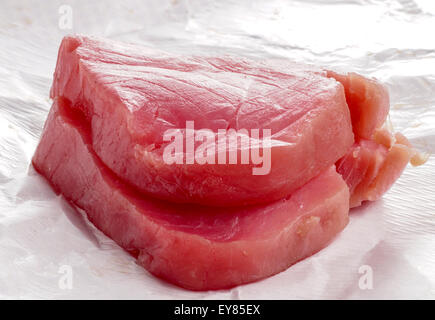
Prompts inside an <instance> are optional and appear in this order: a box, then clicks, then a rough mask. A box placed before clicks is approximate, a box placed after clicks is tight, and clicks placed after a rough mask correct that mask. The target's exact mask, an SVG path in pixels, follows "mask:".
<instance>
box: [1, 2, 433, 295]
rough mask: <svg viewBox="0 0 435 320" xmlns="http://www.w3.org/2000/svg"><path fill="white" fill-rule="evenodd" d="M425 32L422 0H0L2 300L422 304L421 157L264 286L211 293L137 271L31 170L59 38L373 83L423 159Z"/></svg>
mask: <svg viewBox="0 0 435 320" xmlns="http://www.w3.org/2000/svg"><path fill="white" fill-rule="evenodd" d="M65 19H66V20H65ZM434 31H435V2H434V1H432V0H388V1H380V0H379V1H377V0H348V1H346V0H334V1H327V0H309V1H306V0H304V1H302V0H299V1H283V0H275V1H248V0H246V1H240V0H224V1H209V0H195V1H183V0H171V1H165V0H149V1H134V0H132V1H122V2H121V1H112V0H106V1H85V0H79V1H55V0H49V1H48V0H47V1H38V2H35V1H30V0H29V1H23V0H19V1H13V0H3V1H2V2H1V4H0V298H1V299H9V298H25V299H26V298H36V299H52V298H55V299H68V298H73V299H77V298H84V299H106V298H115V299H360V298H362V299H386V298H391V299H418V298H421V299H434V298H435V159H434V157H432V156H431V157H429V159H428V161H427V162H426V163H425V164H424V165H423V166H420V167H411V166H408V168H407V169H406V171H405V172H404V174H403V175H402V177H401V178H400V179H399V181H397V183H396V184H395V185H394V186H393V188H392V189H391V190H390V191H389V192H388V193H387V194H386V195H385V196H384V197H383V199H382V200H380V201H377V202H374V203H368V204H366V205H363V206H362V207H360V208H357V209H353V210H352V211H351V219H350V223H349V225H348V226H347V227H346V229H345V230H344V231H343V232H342V233H341V234H340V235H339V236H338V237H337V238H336V239H335V240H334V241H333V242H332V243H331V244H330V245H329V246H328V247H327V248H325V249H324V250H322V251H321V252H319V253H317V254H315V255H314V256H312V257H310V258H308V259H305V260H303V261H301V262H299V263H297V264H296V265H294V266H292V267H291V268H289V269H288V270H287V271H284V272H282V273H280V274H278V275H275V276H273V277H270V278H268V279H265V280H263V281H260V282H256V283H252V284H248V285H244V286H240V287H237V288H234V289H231V290H221V291H210V292H191V291H187V290H184V289H181V288H178V287H175V286H172V285H170V284H168V283H166V282H163V281H161V280H159V279H156V278H155V277H154V276H152V275H150V274H148V273H147V271H145V270H144V269H143V268H142V267H140V266H138V265H137V264H136V263H135V260H134V258H132V257H131V256H129V255H128V254H127V253H125V252H124V251H123V250H122V249H121V248H120V247H118V246H117V245H116V244H115V243H114V242H113V241H112V240H110V239H109V238H107V237H105V236H104V235H103V234H102V233H101V232H99V231H98V230H96V229H95V228H94V227H93V226H92V225H91V224H90V223H89V222H88V221H87V220H86V219H85V218H84V216H83V213H82V212H79V211H77V210H76V209H74V208H72V207H71V206H70V205H69V204H68V203H67V202H66V201H65V200H64V199H63V198H62V197H60V196H57V195H55V193H54V192H53V191H52V189H51V188H50V186H49V185H48V183H47V182H46V181H45V180H44V179H43V178H42V177H40V176H39V175H38V174H36V172H35V170H34V169H33V168H32V167H31V165H30V160H31V157H32V154H33V152H34V150H35V147H36V145H37V143H38V138H39V135H40V133H41V130H42V127H43V124H44V121H45V118H46V115H47V112H48V110H49V108H50V105H51V102H50V100H49V98H48V96H49V88H50V85H51V80H52V74H53V71H54V66H55V63H56V56H57V49H58V46H59V44H60V41H61V39H62V37H63V36H64V35H66V34H68V33H82V34H92V35H99V36H104V37H108V38H112V39H117V40H122V41H128V42H134V43H142V44H145V45H148V46H153V47H156V48H160V49H163V50H167V51H171V52H178V53H196V54H212V55H219V54H236V55H245V56H256V57H285V58H290V59H293V60H296V61H304V62H309V63H314V64H317V65H321V66H326V67H327V68H328V69H335V70H338V71H355V72H359V73H361V74H363V75H365V76H373V77H376V78H378V79H379V80H380V81H382V82H384V83H386V85H387V86H388V88H389V90H390V95H391V112H390V121H391V124H392V125H393V127H394V129H395V130H397V131H401V132H402V133H404V134H405V135H406V136H407V137H408V138H409V139H410V141H411V142H412V143H413V144H414V145H415V146H416V147H417V148H419V149H420V150H421V151H425V152H427V153H428V154H429V155H431V154H433V153H434V151H435V40H434V39H433V32H434ZM65 277H68V278H67V279H66V278H65Z"/></svg>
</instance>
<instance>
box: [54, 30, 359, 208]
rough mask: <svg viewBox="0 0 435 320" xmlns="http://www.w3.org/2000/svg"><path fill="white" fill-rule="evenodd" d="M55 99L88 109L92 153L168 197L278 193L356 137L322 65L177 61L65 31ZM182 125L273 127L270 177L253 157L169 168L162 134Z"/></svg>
mask: <svg viewBox="0 0 435 320" xmlns="http://www.w3.org/2000/svg"><path fill="white" fill-rule="evenodd" d="M51 96H52V97H53V98H54V97H57V96H62V97H65V98H66V99H68V100H69V101H70V102H71V103H72V105H73V106H74V107H77V108H79V109H80V110H81V111H82V112H83V113H84V114H85V117H86V121H88V122H89V123H90V124H91V132H92V142H93V149H94V150H95V152H96V153H97V154H98V156H99V157H100V159H101V160H102V161H103V162H104V163H105V164H106V165H107V166H108V167H109V168H110V169H111V170H113V171H114V172H115V173H116V174H117V175H118V176H119V177H121V178H122V179H124V180H125V181H127V182H129V183H131V184H133V185H134V186H136V187H137V188H138V189H140V190H141V191H142V192H145V193H148V194H150V195H153V196H155V197H158V198H162V199H166V200H170V201H172V202H190V203H198V204H207V205H216V206H229V205H246V204H254V203H263V202H267V201H273V200H278V199H281V198H283V197H285V196H287V195H289V194H291V192H292V191H294V190H296V189H297V188H299V187H301V186H302V185H303V184H305V183H306V182H308V181H309V180H310V179H312V178H313V177H315V176H317V175H318V174H320V173H321V172H323V171H324V170H326V169H327V168H329V167H330V166H331V165H333V164H334V163H335V162H336V161H337V160H338V159H339V158H341V157H342V156H343V155H344V154H345V153H346V152H347V150H348V149H349V148H350V147H351V145H352V143H353V141H354V140H353V133H352V128H351V121H350V114H349V110H348V107H347V104H346V98H345V94H344V90H343V87H342V85H340V83H339V82H337V81H336V80H334V79H332V78H330V77H327V73H326V72H325V71H322V70H319V69H315V68H312V67H309V66H304V65H299V64H294V63H291V62H285V61H268V62H267V63H265V62H262V61H251V60H247V59H242V58H240V59H238V58H237V59H235V58H229V57H228V58H225V59H221V58H203V57H177V56H172V55H168V54H165V53H162V52H159V51H156V50H151V49H147V48H143V47H138V46H133V45H126V44H120V43H117V42H112V41H100V40H98V39H94V38H88V37H66V38H65V39H64V40H63V42H62V44H61V47H60V49H59V56H58V61H57V66H56V71H55V74H54V82H53V86H52V90H51ZM186 121H194V123H195V128H196V129H203V128H207V129H210V130H212V132H213V134H216V132H217V130H219V129H222V128H223V129H235V130H239V129H247V130H250V129H271V131H272V142H273V144H272V147H271V151H270V152H271V157H270V159H271V170H270V173H269V174H265V175H253V174H252V169H253V167H254V166H255V165H254V164H252V163H250V164H240V163H238V164H218V165H216V164H210V165H209V164H203V165H200V164H188V165H184V164H170V165H168V164H167V163H165V161H163V157H162V154H163V152H164V151H163V150H164V148H165V146H167V142H165V141H163V140H162V139H163V135H164V132H165V131H166V130H167V129H178V128H184V127H185V126H186ZM238 147H239V146H238V145H237V146H235V148H238ZM184 156H186V157H187V155H186V154H185V155H184ZM252 186H255V188H252Z"/></svg>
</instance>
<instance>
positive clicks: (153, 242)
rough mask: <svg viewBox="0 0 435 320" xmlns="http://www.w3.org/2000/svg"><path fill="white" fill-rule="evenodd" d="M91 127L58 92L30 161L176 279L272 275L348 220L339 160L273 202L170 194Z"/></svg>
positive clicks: (205, 281) (208, 285) (204, 284)
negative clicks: (136, 185)
mask: <svg viewBox="0 0 435 320" xmlns="http://www.w3.org/2000/svg"><path fill="white" fill-rule="evenodd" d="M91 134H92V130H91V128H90V126H89V123H88V122H87V121H85V119H84V117H83V115H82V114H81V113H80V112H77V109H71V108H70V107H69V106H68V102H67V100H64V99H62V98H58V99H55V101H54V104H53V107H52V108H51V111H50V114H49V116H48V119H47V122H46V124H45V127H44V131H43V134H42V137H41V142H40V144H39V146H38V148H37V150H36V153H35V155H34V158H33V165H34V167H35V168H36V170H37V171H38V172H40V173H41V174H42V175H44V176H45V177H46V178H47V179H48V181H50V183H51V184H52V186H53V187H54V188H55V190H57V191H58V192H60V193H62V194H63V195H64V196H65V197H66V198H67V199H68V200H69V201H71V202H72V203H73V204H75V205H77V206H78V207H80V208H83V209H84V210H85V211H86V213H87V215H88V218H89V220H90V221H91V222H92V223H93V224H94V225H95V226H96V227H98V228H99V229H100V230H102V231H103V232H104V233H105V234H106V235H108V236H109V237H111V238H112V239H113V240H115V241H116V242H117V243H118V244H119V245H120V246H121V247H123V248H124V249H126V250H128V251H129V252H131V253H133V254H134V255H136V256H137V257H138V261H139V263H140V264H141V265H143V266H144V267H145V268H146V269H147V270H149V271H150V272H151V273H153V274H155V275H156V276H158V277H161V278H164V279H166V280H168V281H171V282H173V283H175V284H177V285H179V286H182V287H185V288H189V289H193V290H206V289H220V288H228V287H232V286H235V285H239V284H242V283H247V282H252V281H256V280H259V279H262V278H264V277H267V276H270V275H273V274H275V273H277V272H280V271H283V270H285V269H286V268H287V267H289V266H290V265H291V264H293V263H295V262H296V261H298V260H300V259H303V258H305V257H307V256H310V255H312V254H313V253H315V252H317V251H318V250H320V249H321V248H323V247H325V246H326V245H327V244H328V243H329V242H330V241H331V239H332V238H334V236H335V235H336V234H337V233H339V232H340V231H341V230H342V229H343V228H344V227H345V226H346V224H347V222H348V209H349V191H348V187H347V186H346V184H345V182H344V181H343V179H342V178H341V176H340V175H339V174H337V173H336V171H335V168H334V166H332V167H330V168H329V169H327V170H326V171H324V172H323V173H321V174H319V175H318V176H316V177H315V178H313V179H312V180H311V181H310V182H308V183H307V184H305V185H304V186H302V187H301V188H299V189H297V190H296V191H295V192H293V193H292V195H291V196H289V197H287V198H284V199H281V200H278V201H275V202H272V203H269V204H262V205H251V206H245V207H227V208H218V207H204V206H197V205H190V204H171V203H169V202H165V201H161V200H156V199H154V198H150V197H147V196H143V195H142V194H139V193H138V192H137V190H136V189H133V188H132V187H130V186H128V185H126V184H125V183H124V182H122V181H121V180H120V179H119V178H118V177H117V176H116V175H114V174H113V172H112V171H111V170H109V169H108V167H107V166H105V165H104V164H103V163H102V161H101V160H100V159H99V158H98V156H97V155H96V154H95V152H94V151H93V145H92V143H91V141H92V137H91Z"/></svg>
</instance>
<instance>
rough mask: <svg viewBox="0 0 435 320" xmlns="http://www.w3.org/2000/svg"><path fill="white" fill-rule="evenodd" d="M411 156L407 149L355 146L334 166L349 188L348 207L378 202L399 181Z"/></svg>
mask: <svg viewBox="0 0 435 320" xmlns="http://www.w3.org/2000/svg"><path fill="white" fill-rule="evenodd" d="M411 156H412V150H411V149H410V147H409V146H407V145H404V144H400V143H393V144H391V145H390V146H385V145H383V144H381V143H377V142H375V141H370V140H361V141H359V142H358V143H355V144H354V146H353V147H352V148H351V149H350V150H349V152H348V153H347V155H346V156H344V157H343V158H342V159H340V160H339V161H338V162H337V172H338V173H340V174H341V175H342V176H343V179H344V180H345V181H346V183H347V184H348V186H349V191H350V207H351V208H353V207H357V206H359V205H361V203H362V202H363V201H366V200H370V201H374V200H378V199H379V198H380V197H381V196H382V195H383V194H384V193H385V192H387V191H388V189H389V188H390V187H391V186H392V185H393V183H394V182H395V181H396V180H397V179H398V178H399V177H400V175H401V174H402V172H403V170H404V169H405V167H406V165H407V164H408V162H409V160H410V158H411Z"/></svg>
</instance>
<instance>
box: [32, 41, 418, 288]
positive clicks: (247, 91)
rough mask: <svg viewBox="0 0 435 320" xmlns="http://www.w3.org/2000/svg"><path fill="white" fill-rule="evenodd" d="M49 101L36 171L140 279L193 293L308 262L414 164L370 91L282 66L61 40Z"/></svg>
mask: <svg viewBox="0 0 435 320" xmlns="http://www.w3.org/2000/svg"><path fill="white" fill-rule="evenodd" d="M50 95H51V97H52V98H53V105H52V108H51V110H50V113H49V115H48V118H47V121H46V123H45V126H44V130H43V133H42V137H41V140H40V143H39V145H38V147H37V149H36V152H35V154H34V156H33V159H32V163H33V166H34V167H35V169H36V170H37V171H38V172H39V173H40V174H42V175H43V176H44V177H45V178H46V179H47V180H48V181H49V183H50V184H51V185H52V186H53V189H54V190H56V192H58V193H60V194H62V195H63V196H64V197H65V198H66V199H67V200H68V201H70V202H71V203H72V204H73V205H75V206H76V207H78V208H81V209H83V210H84V212H85V213H86V215H87V217H88V219H89V221H90V222H92V223H93V224H94V225H95V226H96V227H97V228H98V229H100V230H101V231H102V232H104V233H105V234H106V235H107V236H109V237H110V238H111V239H113V240H114V241H115V242H116V243H118V244H119V245H120V246H121V247H122V248H124V249H125V250H126V251H128V252H130V253H131V254H132V255H133V256H135V257H136V258H137V261H138V263H139V264H140V265H142V266H143V267H144V268H145V269H146V270H148V271H149V272H150V273H152V274H154V275H155V276H157V277H160V278H163V279H166V280H167V281H169V282H172V283H174V284H176V285H179V286H181V287H184V288H187V289H191V290H209V289H224V288H230V287H233V286H237V285H240V284H244V283H249V282H253V281H257V280H260V279H263V278H265V277H268V276H271V275H273V274H276V273H278V272H281V271H283V270H285V269H286V268H288V267H289V266H290V265H292V264H294V263H296V262H297V261H299V260H301V259H304V258H306V257H308V256H310V255H312V254H314V253H316V252H317V251H319V250H320V249H322V248H324V247H325V246H326V245H327V244H328V243H330V241H331V240H332V239H333V238H334V237H335V236H336V235H337V234H338V233H339V232H340V231H341V230H343V228H344V227H345V226H346V225H347V223H348V220H349V216H348V215H349V208H351V207H356V206H359V205H361V204H362V202H364V201H367V200H369V201H373V200H377V199H379V198H380V197H381V196H382V195H383V194H384V193H385V192H386V191H387V190H388V189H389V188H390V187H391V185H392V184H393V183H394V181H396V180H397V179H398V178H399V176H400V175H401V173H402V171H403V170H404V168H405V167H406V165H407V164H408V162H409V161H411V163H412V164H419V163H421V162H422V161H423V158H422V157H421V156H420V155H419V154H418V153H417V152H416V151H415V150H414V149H413V148H412V145H411V144H410V143H409V141H408V140H407V139H406V138H405V137H404V136H403V135H401V134H400V133H396V134H393V133H391V132H390V130H388V129H387V128H386V126H385V120H386V117H387V115H388V112H389V96H388V91H387V89H386V87H385V86H383V85H382V84H380V83H379V82H378V81H377V80H375V79H368V78H366V77H363V76H361V75H358V74H355V73H348V74H340V73H337V72H334V71H330V70H325V69H322V68H318V67H313V66H308V65H304V64H300V63H294V62H290V61H286V60H279V59H272V60H268V61H262V60H252V59H245V58H235V57H198V56H176V55H171V54H167V53H164V52H160V51H158V50H155V49H150V48H142V47H139V46H135V45H129V44H122V43H118V42H114V41H109V40H101V39H98V38H93V37H85V36H67V37H65V38H64V40H63V41H62V44H61V46H60V49H59V55H58V60H57V65H56V70H55V73H54V79H53V85H52V88H51V93H50ZM260 129H261V132H262V133H261V134H260ZM167 137H170V138H171V139H172V138H173V140H171V139H166V138H167ZM179 137H181V138H180V139H179ZM223 146H224V147H225V148H222V147H223ZM227 146H228V148H226V147H227ZM257 147H258V148H257ZM168 150H171V151H170V152H169V153H167V151H168ZM198 150H201V152H200V153H198ZM246 151H249V152H248V153H246ZM254 151H255V152H254ZM260 151H261V152H260ZM205 154H206V156H205ZM168 155H169V158H170V159H171V161H172V162H168V161H167V160H168ZM198 155H199V157H198ZM245 156H246V157H245ZM232 157H233V158H232ZM244 157H245V158H244ZM239 158H240V159H239ZM221 159H224V160H225V161H223V162H220V160H221ZM247 159H248V160H251V161H245V162H243V161H244V160H247ZM268 159H269V160H270V162H269V163H268V164H266V162H267V160H268ZM200 160H201V161H202V162H201V161H200ZM226 160H230V161H226ZM238 160H240V162H239V161H238ZM254 160H255V161H254ZM260 160H261V161H260ZM263 169H267V170H266V171H267V172H265V173H264V172H263V171H262V170H263ZM259 172H261V173H260V174H255V173H259Z"/></svg>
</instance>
